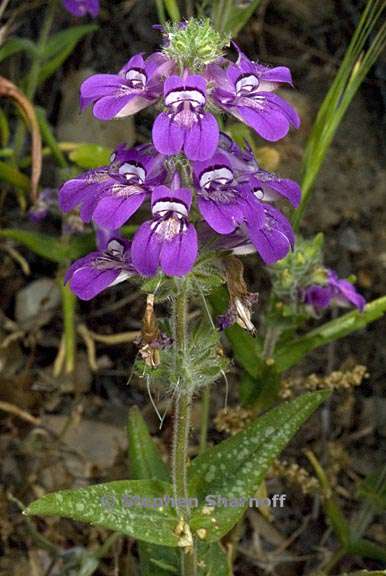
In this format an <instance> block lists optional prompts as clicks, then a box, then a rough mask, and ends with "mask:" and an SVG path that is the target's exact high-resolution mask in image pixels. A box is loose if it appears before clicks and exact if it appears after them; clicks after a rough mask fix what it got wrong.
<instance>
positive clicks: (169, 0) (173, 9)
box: [163, 0, 181, 22]
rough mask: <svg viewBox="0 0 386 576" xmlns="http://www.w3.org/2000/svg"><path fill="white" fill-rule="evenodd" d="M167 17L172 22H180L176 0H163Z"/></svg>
mask: <svg viewBox="0 0 386 576" xmlns="http://www.w3.org/2000/svg"><path fill="white" fill-rule="evenodd" d="M163 1H164V4H165V8H166V10H167V12H168V14H169V17H170V18H171V20H173V22H181V14H180V9H179V8H178V4H177V1H176V0H163Z"/></svg>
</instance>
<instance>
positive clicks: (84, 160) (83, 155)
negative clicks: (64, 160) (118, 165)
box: [69, 144, 112, 168]
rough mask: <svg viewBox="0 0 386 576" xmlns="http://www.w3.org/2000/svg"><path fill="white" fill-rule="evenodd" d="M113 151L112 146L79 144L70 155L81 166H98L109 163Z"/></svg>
mask: <svg viewBox="0 0 386 576" xmlns="http://www.w3.org/2000/svg"><path fill="white" fill-rule="evenodd" d="M111 152H112V150H111V148H106V147H104V146H99V145H98V144H79V146H77V147H76V148H75V150H73V151H72V152H71V153H70V154H69V157H70V160H72V162H75V164H77V165H78V166H80V167H81V168H98V167H99V166H105V165H106V164H108V163H109V161H110V156H111Z"/></svg>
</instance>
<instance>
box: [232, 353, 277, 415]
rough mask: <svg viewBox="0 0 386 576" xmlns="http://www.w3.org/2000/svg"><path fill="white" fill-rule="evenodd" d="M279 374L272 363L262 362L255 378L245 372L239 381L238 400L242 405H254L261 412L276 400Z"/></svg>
mask: <svg viewBox="0 0 386 576" xmlns="http://www.w3.org/2000/svg"><path fill="white" fill-rule="evenodd" d="M280 381H281V379H280V374H279V372H278V371H277V369H276V366H275V365H274V364H272V365H271V364H267V363H265V362H262V364H261V370H260V372H259V374H258V376H257V377H256V378H252V377H251V376H250V375H249V374H248V373H245V374H244V376H243V378H242V380H241V382H240V401H241V403H242V404H243V406H252V405H253V406H254V407H255V408H259V411H260V412H262V411H264V410H266V409H267V408H270V407H271V406H272V405H273V404H275V402H277V399H278V396H279V391H280Z"/></svg>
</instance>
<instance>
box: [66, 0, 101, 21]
mask: <svg viewBox="0 0 386 576" xmlns="http://www.w3.org/2000/svg"><path fill="white" fill-rule="evenodd" d="M63 6H64V7H65V9H66V10H67V12H69V13H70V14H72V15H73V16H77V17H79V18H80V17H82V16H86V14H89V15H90V16H92V18H96V17H97V16H98V14H99V10H100V6H99V0H63Z"/></svg>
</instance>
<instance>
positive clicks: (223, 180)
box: [193, 153, 295, 264]
mask: <svg viewBox="0 0 386 576" xmlns="http://www.w3.org/2000/svg"><path fill="white" fill-rule="evenodd" d="M193 169H194V176H195V183H196V186H197V188H198V207H199V210H200V212H201V214H202V216H203V217H204V219H205V220H206V222H207V223H208V224H209V226H210V227H211V228H212V229H213V230H215V231H216V232H217V233H219V234H233V233H234V232H235V231H236V229H237V228H238V227H241V229H242V230H243V233H244V235H245V236H246V238H249V242H246V241H244V242H243V244H244V245H245V244H249V245H250V243H252V244H253V245H254V246H255V248H256V250H257V251H258V252H259V254H260V256H261V257H262V259H263V260H264V262H265V263H266V264H273V263H274V262H276V261H277V260H280V259H281V258H284V256H286V255H287V253H288V251H289V250H290V249H291V248H292V247H293V245H294V240H295V239H294V234H293V231H292V228H291V225H290V224H289V222H288V220H287V219H286V218H285V217H284V216H283V215H282V214H281V212H279V210H277V209H276V208H273V207H272V206H270V205H269V204H265V203H264V202H262V201H261V199H260V198H257V197H256V195H255V194H254V192H253V189H252V188H251V186H250V183H249V182H238V181H237V179H236V178H235V175H234V172H233V170H232V167H231V164H230V162H229V161H228V159H227V157H226V156H225V155H224V154H221V153H217V154H215V156H214V157H213V158H212V159H211V160H210V161H207V162H195V163H194V166H193ZM238 242H240V239H239V240H238Z"/></svg>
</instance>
